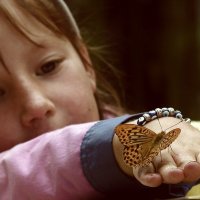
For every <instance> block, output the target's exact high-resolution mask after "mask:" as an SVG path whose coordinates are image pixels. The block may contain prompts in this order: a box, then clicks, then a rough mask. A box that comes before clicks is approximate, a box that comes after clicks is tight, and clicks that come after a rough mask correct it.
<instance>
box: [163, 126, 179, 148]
mask: <svg viewBox="0 0 200 200" xmlns="http://www.w3.org/2000/svg"><path fill="white" fill-rule="evenodd" d="M180 132H181V129H180V128H176V129H173V130H171V131H169V132H168V133H166V134H165V135H164V136H163V138H162V140H161V141H160V151H161V150H163V149H166V148H167V147H168V146H169V145H170V144H172V142H174V140H175V139H176V138H177V137H178V136H179V134H180Z"/></svg>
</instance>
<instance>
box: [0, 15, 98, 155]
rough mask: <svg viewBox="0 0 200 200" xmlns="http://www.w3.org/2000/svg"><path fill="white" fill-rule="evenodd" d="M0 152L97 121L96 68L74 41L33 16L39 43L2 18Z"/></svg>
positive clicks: (29, 25)
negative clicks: (87, 64) (84, 58)
mask: <svg viewBox="0 0 200 200" xmlns="http://www.w3.org/2000/svg"><path fill="white" fill-rule="evenodd" d="M0 24H1V28H0V151H3V150H6V149H8V148H10V147H12V146H14V145H15V144H18V143H20V142H23V141H26V140H29V139H31V138H33V137H36V136H37V135H40V134H42V133H44V132H47V131H50V130H54V129H57V128H61V127H63V126H65V125H67V124H73V123H82V122H88V121H93V120H98V119H99V115H98V109H97V105H96V101H95V98H94V92H95V89H96V85H95V77H94V72H93V70H92V69H91V68H89V67H84V65H83V63H82V62H81V60H80V58H79V56H78V54H77V53H76V51H75V50H74V48H73V47H72V45H71V44H70V42H69V41H67V40H64V39H61V38H57V37H56V36H54V35H53V34H52V33H51V32H50V31H49V30H48V29H47V28H45V27H43V26H41V25H40V24H37V23H36V22H34V24H33V23H32V21H31V20H30V19H29V21H24V25H25V27H26V28H28V30H29V31H30V32H31V33H32V34H31V38H32V39H33V40H34V41H36V42H37V43H39V44H41V46H37V45H36V44H34V43H32V42H31V41H30V40H28V39H27V38H25V37H24V36H22V35H21V34H20V33H19V32H18V31H16V30H15V29H14V28H13V27H12V26H11V25H10V24H9V23H7V22H6V21H5V20H4V18H3V17H0Z"/></svg>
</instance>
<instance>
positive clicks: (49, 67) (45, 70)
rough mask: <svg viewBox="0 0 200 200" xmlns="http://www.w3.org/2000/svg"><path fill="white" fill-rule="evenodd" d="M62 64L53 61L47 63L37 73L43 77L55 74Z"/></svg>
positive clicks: (58, 61)
mask: <svg viewBox="0 0 200 200" xmlns="http://www.w3.org/2000/svg"><path fill="white" fill-rule="evenodd" d="M60 62H61V60H53V61H49V62H47V63H45V64H44V65H42V66H41V67H40V69H39V71H38V72H37V75H38V76H42V75H45V74H49V73H52V72H54V71H55V70H56V69H57V67H58V65H59V64H60Z"/></svg>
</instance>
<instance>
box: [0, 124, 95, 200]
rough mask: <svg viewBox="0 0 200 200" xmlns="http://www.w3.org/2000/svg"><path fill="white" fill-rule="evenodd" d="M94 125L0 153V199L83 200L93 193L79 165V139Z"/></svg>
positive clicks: (56, 133) (69, 129)
mask: <svg viewBox="0 0 200 200" xmlns="http://www.w3.org/2000/svg"><path fill="white" fill-rule="evenodd" d="M94 123H95V122H92V123H87V124H80V125H71V126H67V127H65V128H63V129H59V130H56V131H53V132H49V133H46V134H43V135H41V136H39V137H37V138H35V139H33V140H30V141H28V142H26V143H23V144H19V145H17V146H15V147H14V148H12V149H11V150H9V151H6V152H4V153H1V154H0V199H1V200H40V199H41V200H53V199H58V200H66V199H87V198H88V197H89V196H91V195H93V194H95V193H97V192H96V191H95V190H94V189H93V188H92V187H91V185H90V184H89V183H88V181H87V180H86V178H85V176H84V174H83V171H82V168H81V162H80V146H81V143H82V140H83V137H84V135H85V133H86V132H87V130H88V129H89V128H90V127H91V126H92V125H94ZM77 180H78V181H77Z"/></svg>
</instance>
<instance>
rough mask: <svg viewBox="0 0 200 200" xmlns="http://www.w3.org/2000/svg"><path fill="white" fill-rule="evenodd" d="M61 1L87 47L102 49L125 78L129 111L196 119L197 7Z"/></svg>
mask: <svg viewBox="0 0 200 200" xmlns="http://www.w3.org/2000/svg"><path fill="white" fill-rule="evenodd" d="M66 1H67V2H68V4H69V6H70V8H71V10H72V11H73V13H74V15H75V18H76V20H77V22H78V24H79V26H80V27H83V32H85V33H86V35H87V33H90V35H87V39H89V42H91V43H92V44H96V45H97V46H98V45H99V46H100V45H104V44H105V47H108V48H109V50H110V51H111V55H112V56H113V57H112V58H113V60H114V63H115V66H116V67H117V68H119V69H120V70H122V71H123V72H124V74H125V75H124V76H123V87H124V91H125V101H126V105H127V107H128V108H129V109H131V110H134V111H136V112H140V111H145V110H151V109H154V108H156V107H164V106H172V107H174V108H176V109H179V110H181V111H182V113H183V114H184V116H185V117H190V118H192V119H195V120H197V119H200V54H199V53H200V52H199V49H200V48H199V47H200V44H199V42H200V1H198V0H124V1H122V0H121V1H119V0H98V1H97V0H66ZM88 36H89V37H88Z"/></svg>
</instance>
